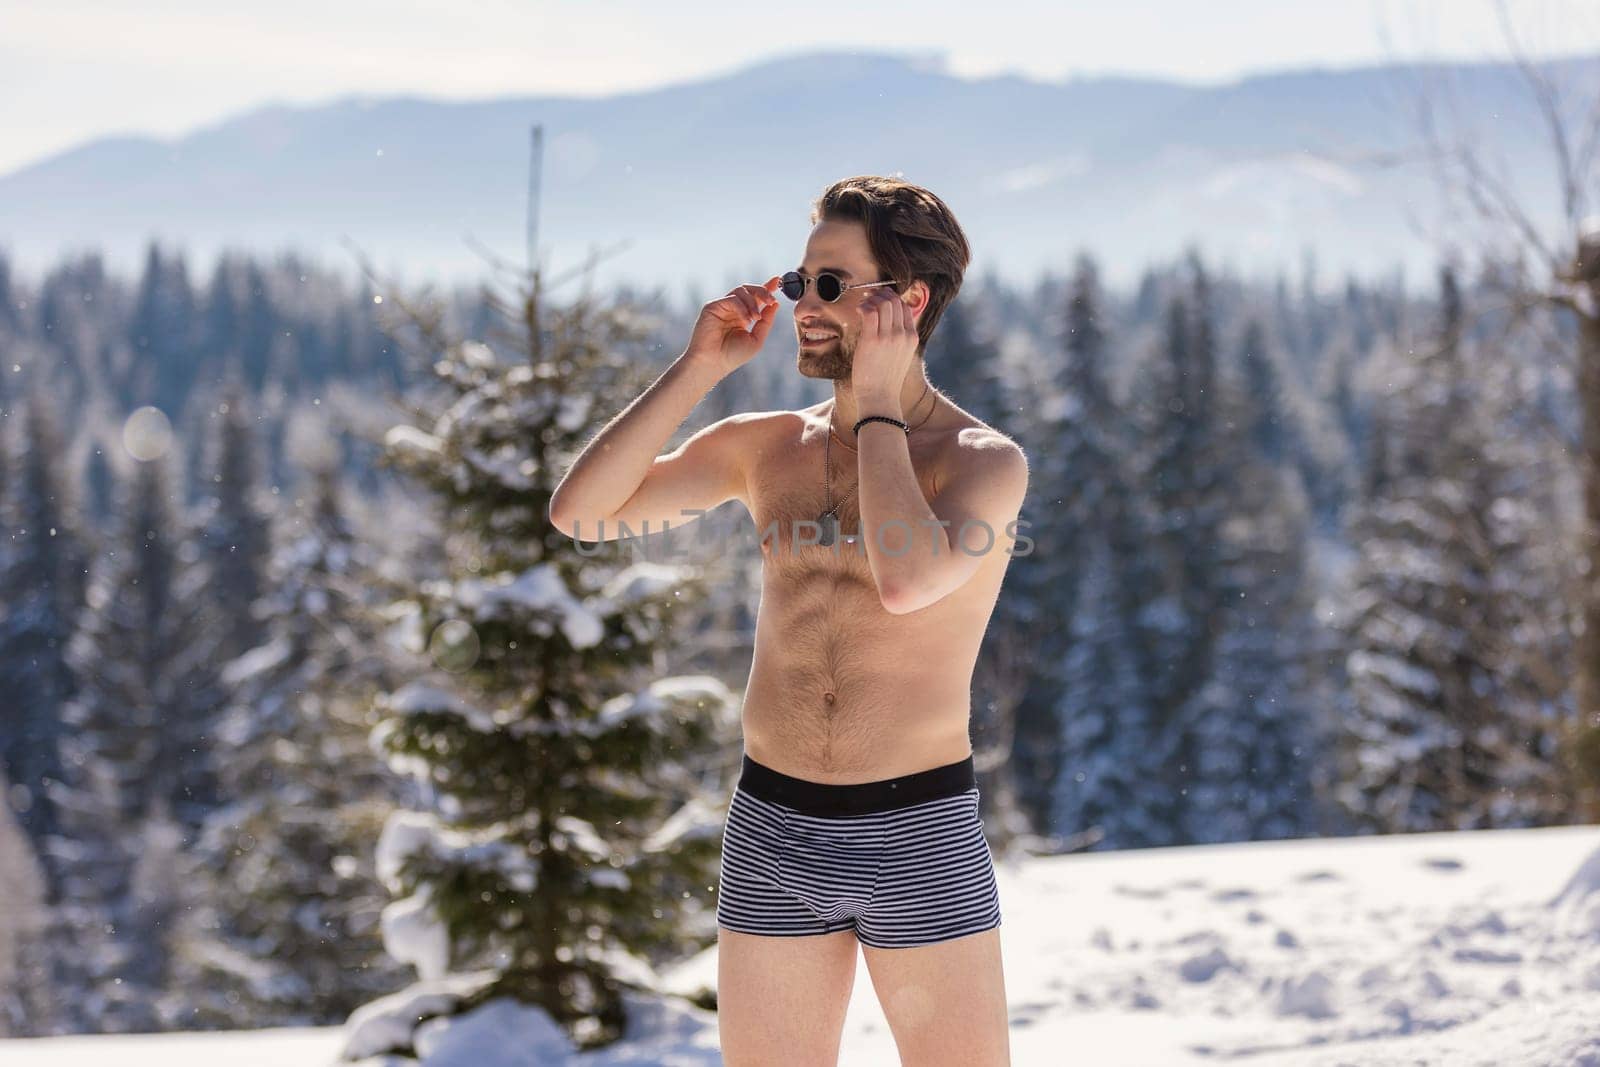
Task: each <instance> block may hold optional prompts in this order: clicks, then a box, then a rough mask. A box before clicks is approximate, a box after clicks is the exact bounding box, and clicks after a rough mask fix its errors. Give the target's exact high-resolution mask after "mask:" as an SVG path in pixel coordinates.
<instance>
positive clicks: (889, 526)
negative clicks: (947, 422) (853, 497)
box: [857, 422, 1028, 615]
mask: <svg viewBox="0 0 1600 1067" xmlns="http://www.w3.org/2000/svg"><path fill="white" fill-rule="evenodd" d="M873 426H876V427H878V429H876V430H873V429H871V427H873ZM961 436H963V437H965V440H961V439H960V438H959V437H958V441H957V444H956V448H957V456H956V459H955V461H954V463H953V468H954V469H953V470H952V472H951V475H950V478H949V480H948V481H947V482H946V483H945V484H944V485H943V486H941V487H940V488H939V491H938V492H937V493H936V494H934V498H933V500H932V502H931V505H930V503H929V502H928V501H926V500H925V499H924V498H923V496H922V490H921V488H920V487H919V486H918V485H917V479H916V472H915V469H914V468H913V467H912V465H911V456H910V451H909V449H908V446H907V443H906V439H905V432H904V431H903V430H900V429H899V428H897V427H895V426H891V425H889V424H887V423H881V422H879V423H870V422H869V423H867V424H866V425H865V426H863V427H861V432H860V433H859V434H858V435H857V439H858V442H859V450H860V451H859V455H860V461H861V467H862V470H861V533H862V536H863V537H864V538H865V539H866V546H867V558H868V560H869V561H870V563H871V566H872V576H873V580H874V581H875V582H876V583H877V587H878V597H879V599H880V600H882V602H883V606H884V609H885V610H886V611H888V612H889V613H890V614H893V615H904V614H907V613H909V612H913V611H920V610H921V609H923V608H925V607H927V606H928V605H930V604H933V603H935V602H937V601H939V600H942V599H943V598H944V597H946V596H948V595H949V594H950V593H951V592H953V591H954V590H956V589H958V588H960V586H961V585H962V584H963V583H965V582H966V581H967V579H969V578H971V577H972V576H973V574H975V573H976V572H977V570H978V567H979V565H980V564H981V563H983V561H984V559H986V558H987V557H988V554H989V553H990V552H1005V551H1008V549H1009V545H1008V543H1007V541H1008V535H1007V533H1006V530H1007V527H1008V526H1009V525H1010V523H1011V522H1012V520H1013V519H1015V518H1017V516H1018V515H1019V514H1020V513H1021V511H1022V501H1023V498H1024V497H1025V496H1026V495H1027V492H1028V460H1027V457H1026V456H1025V455H1024V454H1023V451H1022V449H1021V448H1020V447H1018V445H1017V444H1016V442H1014V441H1012V440H1011V439H1010V438H1008V437H1006V436H1005V435H1003V434H999V433H993V432H983V433H966V434H963V435H961Z"/></svg>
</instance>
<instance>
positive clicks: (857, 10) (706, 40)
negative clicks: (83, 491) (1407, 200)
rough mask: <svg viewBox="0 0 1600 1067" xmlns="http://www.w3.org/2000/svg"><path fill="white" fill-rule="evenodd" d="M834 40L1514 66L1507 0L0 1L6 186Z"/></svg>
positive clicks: (1050, 61) (1171, 67)
mask: <svg viewBox="0 0 1600 1067" xmlns="http://www.w3.org/2000/svg"><path fill="white" fill-rule="evenodd" d="M1506 6H1507V9H1508V10H1509V12H1510V13H1511V17H1512V21H1513V24H1514V26H1515V27H1516V31H1517V33H1518V35H1519V37H1520V38H1521V39H1522V40H1523V42H1524V44H1525V46H1526V47H1527V48H1528V49H1529V50H1530V51H1531V52H1533V53H1534V54H1544V55H1547V54H1552V53H1557V54H1570V53H1573V52H1593V51H1600V2H1597V0H1507V2H1506ZM823 47H826V48H838V49H859V50H863V51H893V52H916V53H921V54H928V53H943V54H945V55H946V56H947V61H948V64H949V67H950V69H951V70H952V71H953V72H954V73H957V74H961V75H974V76H975V75H982V74H989V73H994V72H998V71H1011V72H1017V73H1022V74H1026V75H1029V76H1032V77H1037V78H1041V79H1059V78H1063V77H1070V76H1075V75H1084V74H1101V73H1124V74H1146V75H1158V76H1165V77H1169V78H1173V79H1176V80H1181V81H1189V82H1204V83H1216V82H1221V81H1228V80H1231V79H1233V78H1236V77H1238V76H1240V75H1243V74H1250V73H1256V72H1260V71H1264V70H1280V69H1284V68H1295V67H1305V66H1313V65H1315V66H1324V67H1346V66H1361V65H1367V64H1372V63H1379V62H1384V61H1387V60H1390V59H1394V58H1410V57H1416V56H1429V57H1436V58H1484V57H1501V58H1503V57H1504V56H1505V55H1506V49H1505V43H1504V38H1503V36H1502V34H1501V30H1500V22H1499V19H1498V16H1497V15H1496V9H1495V4H1494V3H1493V2H1492V0H1214V2H1212V3H1205V4H1199V3H1195V2H1194V0H1115V2H1112V0H1009V2H1008V0H993V2H988V3H982V4H973V3H970V2H966V0H961V2H948V0H917V2H907V0H899V2H879V3H866V2H862V3H853V2H851V0H820V2H814V3H800V4H793V5H789V4H777V3H770V2H769V3H764V4H728V3H705V2H697V0H666V2H663V0H648V2H645V0H564V2H562V0H556V2H550V0H521V2H515V0H404V2H395V0H383V2H378V0H334V2H331V3H330V2H328V0H273V2H271V3H264V2H258V3H252V4H241V3H230V2H227V0H170V2H163V0H152V2H150V3H141V4H130V3H127V2H126V0H49V2H40V0H0V114H3V115H4V116H5V118H4V120H3V121H0V131H3V134H4V136H0V173H5V172H7V171H10V170H13V169H15V168H16V167H17V166H20V165H21V164H23V163H26V162H29V161H31V160H34V159H38V158H40V157H43V156H46V155H48V154H50V153H52V152H56V151H59V150H61V149H63V148H67V147H69V146H71V145H74V144H77V143H79V142H81V141H83V140H85V139H87V138H90V137H93V136H97V135H103V134H111V133H145V134H154V135H160V136H170V135H174V134H179V133H183V132H186V131H188V130H191V129H193V128H195V127H197V126H203V125H206V124H209V123H211V122H213V121H215V120H218V119H221V118H223V117H225V116H228V115H231V114H234V113H236V112H238V111H240V110H242V109H245V108H248V107H251V106H254V105H257V104H261V103H265V102H268V101H272V100H277V101H284V102H292V103H310V102H314V101H320V100H326V99H329V98H331V97H336V96H340V95H344V94H348V93H371V94H391V93H411V94H418V95H428V96H440V97H448V98H456V99H459V98H481V97H491V96H502V95H508V94H525V93H563V94H573V95H583V96H595V95H604V94H608V93H615V92H622V91H626V90H634V89H641V88H646V87H649V86H653V85H660V84H665V83H671V82H679V81H685V80H691V79H697V78H703V77H706V76H708V75H711V74H716V73H721V72H724V71H727V70H731V69H734V68H738V67H742V66H746V65H749V64H750V63H753V62H757V61H759V60H761V59H763V58H768V57H772V56H777V55H782V54H785V53H788V52H795V51H810V50H812V49H816V48H823Z"/></svg>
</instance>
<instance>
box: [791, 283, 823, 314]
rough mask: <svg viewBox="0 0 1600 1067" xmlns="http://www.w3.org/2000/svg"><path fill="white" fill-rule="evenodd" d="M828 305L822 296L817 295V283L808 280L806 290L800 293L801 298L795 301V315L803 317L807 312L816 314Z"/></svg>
mask: <svg viewBox="0 0 1600 1067" xmlns="http://www.w3.org/2000/svg"><path fill="white" fill-rule="evenodd" d="M827 306H828V305H827V304H826V303H824V302H823V300H822V297H820V296H818V295H817V283H816V282H806V291H805V292H803V293H801V294H800V299H799V300H797V301H795V305H794V317H795V318H797V319H803V318H805V317H806V315H807V314H813V315H814V314H816V313H818V312H820V311H821V310H822V309H823V308H825V307H827Z"/></svg>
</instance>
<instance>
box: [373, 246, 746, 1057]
mask: <svg viewBox="0 0 1600 1067" xmlns="http://www.w3.org/2000/svg"><path fill="white" fill-rule="evenodd" d="M402 306H403V305H402ZM507 317H508V319H509V321H510V328H509V329H508V331H507V334H508V336H509V337H510V338H511V341H510V342H509V343H507V344H504V345H491V344H488V343H484V342H482V341H477V340H467V341H460V340H456V339H452V338H446V337H443V336H441V335H440V334H441V332H442V331H441V330H440V329H438V328H437V327H436V326H431V325H428V322H429V320H428V319H427V318H426V317H425V316H422V315H414V316H413V317H412V319H413V322H416V323H417V324H418V325H419V329H421V330H422V333H423V335H424V342H423V343H424V345H426V346H429V347H431V348H433V350H434V351H435V352H436V357H437V358H436V359H435V362H434V363H433V371H434V373H435V375H436V377H437V379H438V382H439V384H440V386H441V390H442V392H443V393H444V396H443V398H442V400H440V401H439V402H438V406H439V407H442V410H438V408H436V407H435V406H434V405H433V404H432V403H429V404H425V405H419V409H418V417H419V418H421V419H422V420H423V422H422V424H421V425H402V426H397V427H395V428H394V429H393V430H392V431H391V433H390V435H389V439H388V446H389V449H388V453H387V455H388V457H389V460H390V462H393V463H394V464H396V465H398V466H400V467H401V468H402V469H404V470H405V471H407V472H408V473H410V474H411V475H412V476H413V477H414V478H416V479H417V480H418V481H419V482H421V483H422V484H424V485H426V486H427V487H429V488H430V489H432V490H433V491H434V492H435V493H436V494H437V497H438V499H439V501H440V504H441V506H442V508H443V513H444V514H443V522H444V528H445V529H446V531H447V533H446V537H447V559H448V570H449V573H447V574H445V575H442V576H437V577H433V578H430V579H427V580H424V581H421V582H420V583H419V585H418V587H417V589H416V590H415V591H414V595H413V596H412V597H411V598H410V603H411V606H412V607H413V608H414V611H415V618H414V623H415V635H416V637H415V642H414V644H413V649H414V651H415V652H416V653H417V663H416V671H417V676H416V678H415V680H414V681H412V682H410V683H409V684H406V685H404V686H402V687H401V688H400V689H399V690H397V691H395V692H393V693H389V694H387V695H385V696H384V697H383V698H382V699H381V700H380V707H381V708H382V709H383V710H384V712H385V713H386V718H384V720H383V721H382V722H381V723H380V724H379V726H378V727H377V729H376V730H375V731H374V733H373V744H374V745H375V747H376V749H377V750H378V751H380V752H382V753H384V754H385V755H386V756H387V757H388V758H389V759H390V760H391V762H392V765H393V766H394V767H395V768H396V769H397V770H401V771H403V772H406V773H409V774H413V775H415V776H416V778H417V780H418V781H419V782H420V783H423V784H424V785H426V787H427V789H428V793H429V796H430V798H431V800H432V803H431V805H430V807H431V810H422V811H412V812H402V813H398V814H397V815H396V816H395V817H394V818H392V819H391V820H390V822H389V823H388V825H387V826H386V827H385V829H384V832H383V835H382V837H381V839H380V841H379V844H378V856H377V860H378V866H379V873H380V875H381V876H382V877H383V878H384V879H385V880H386V881H387V883H388V884H389V886H390V888H391V889H392V891H393V893H394V896H395V897H396V900H395V901H394V903H392V904H391V905H390V906H389V908H388V909H386V911H385V913H384V936H385V942H386V944H387V945H388V946H389V948H390V950H391V952H392V953H393V954H394V955H395V956H396V957H397V958H400V959H403V960H406V961H408V962H410V963H413V964H415V966H416V967H417V970H418V974H419V976H420V978H421V979H422V983H419V988H421V987H427V988H430V989H436V988H437V984H438V983H439V982H443V981H446V980H448V979H449V976H450V975H451V974H452V972H454V973H456V974H458V975H459V974H462V973H463V972H464V971H465V969H468V968H471V969H472V970H471V971H470V972H468V973H467V977H472V978H474V982H473V984H472V989H473V992H472V994H471V995H470V996H461V997H442V996H441V997H433V999H432V1000H431V1001H430V1002H429V1004H430V1007H429V1008H428V1011H427V1014H436V1015H451V1014H452V1013H455V1014H460V1013H462V1012H465V1011H467V1010H468V1009H469V1008H470V1007H475V1006H477V1005H478V1004H480V1003H482V1002H484V1001H488V1000H492V999H495V998H504V1000H505V1001H506V1002H507V1003H509V1004H515V1005H520V1006H523V1007H526V1008H528V1009H530V1010H538V1011H542V1012H543V1013H545V1014H547V1015H548V1017H549V1018H550V1019H553V1020H554V1021H555V1023H556V1024H557V1025H558V1026H560V1027H561V1028H562V1030H563V1031H565V1032H566V1033H567V1034H568V1035H569V1036H570V1038H571V1039H573V1040H574V1041H575V1042H576V1043H579V1044H583V1045H591V1044H602V1043H606V1042H609V1041H612V1040H615V1039H617V1038H618V1037H620V1036H621V1035H622V1033H623V1032H624V1028H625V1025H626V1021H627V1017H626V1002H625V999H624V991H625V990H626V989H627V988H628V987H629V986H639V985H642V984H647V983H648V978H647V977H646V976H647V974H648V967H647V965H646V960H645V959H644V958H642V957H651V959H650V962H656V957H659V956H661V955H662V954H668V953H672V952H675V951H680V950H681V949H683V948H684V947H685V945H686V944H693V945H695V946H699V945H701V944H702V943H703V942H705V941H707V940H708V939H709V938H710V937H714V936H715V931H714V920H713V913H714V907H715V905H714V901H713V900H712V899H711V895H710V891H711V889H712V888H713V887H714V885H715V881H716V860H717V855H718V838H719V835H720V819H721V812H722V810H723V809H724V807H725V801H724V800H723V798H722V792H723V789H724V786H725V783H724V782H723V781H722V780H721V777H720V775H717V774H708V773H707V772H706V771H705V770H704V768H705V767H706V766H708V765H714V764H715V763H716V762H717V761H716V760H715V758H714V754H715V752H716V749H717V747H718V746H722V745H726V744H728V743H729V742H730V741H731V740H732V739H733V738H734V737H736V734H737V729H736V719H735V717H734V714H733V697H732V694H731V693H729V691H728V690H727V689H726V687H725V686H723V685H722V683H720V682H719V681H717V680H716V679H713V678H711V677H708V676H687V677H672V676H667V672H668V669H669V659H668V654H667V653H668V649H667V647H666V641H667V638H668V634H669V627H670V626H671V625H672V624H673V622H674V621H676V618H677V614H678V609H679V607H680V602H681V601H682V600H685V599H688V598H690V597H691V596H692V595H696V594H697V593H698V591H699V590H698V583H697V582H696V581H695V579H694V578H693V576H692V575H689V574H686V573H684V572H683V569H682V568H676V567H670V566H664V565H662V564H659V563H651V562H635V563H631V564H628V563H625V562H619V561H616V560H615V558H614V557H615V553H614V552H611V551H602V550H601V549H600V548H599V546H591V548H589V549H584V548H583V547H582V545H581V544H580V543H578V542H574V541H573V540H572V539H571V538H569V537H567V536H566V535H564V534H563V533H561V532H560V531H559V530H557V529H556V528H555V527H554V526H553V525H551V523H550V521H549V502H550V497H551V495H552V493H553V492H554V489H555V486H556V484H557V482H558V481H559V480H560V477H561V476H562V474H563V473H564V471H565V469H566V466H567V464H569V463H570V462H571V460H572V459H573V458H574V457H575V455H576V453H577V452H578V451H579V450H580V448H581V447H582V445H583V443H584V441H585V439H586V437H587V436H588V435H589V434H590V433H592V432H593V430H594V428H595V425H596V423H595V418H594V415H593V414H592V412H593V410H594V408H595V404H596V400H597V398H600V397H605V398H609V399H611V400H612V401H615V402H616V404H617V406H620V404H621V403H622V402H623V400H624V399H625V398H626V397H627V396H631V395H635V394H636V393H637V392H638V390H639V389H640V388H641V386H642V384H643V382H642V381H641V380H640V376H639V375H638V373H637V371H636V370H633V369H632V368H629V367H628V366H627V365H626V364H624V363H622V362H621V361H619V360H618V359H617V357H616V356H615V355H614V353H615V350H616V347H617V345H618V343H619V341H620V340H622V339H624V338H626V337H628V336H629V335H630V334H631V333H632V332H633V331H634V329H635V327H634V325H633V323H632V322H631V321H630V318H631V317H630V315H629V313H628V312H627V310H626V309H624V308H605V307H599V306H597V305H595V304H593V303H591V302H590V301H588V300H587V299H583V300H579V301H576V302H574V303H571V304H569V305H565V306H558V305H556V304H555V303H554V302H552V301H550V300H549V299H548V297H547V296H546V295H545V294H544V293H543V292H542V289H541V282H540V278H539V275H538V274H537V273H533V274H530V275H529V277H528V279H527V280H526V281H525V282H524V283H523V285H522V287H521V288H520V290H519V292H518V294H517V299H516V300H515V301H514V302H513V303H511V304H510V305H509V312H508V316H507ZM491 340H492V339H491ZM579 533H580V536H582V531H579ZM622 551H624V552H627V551H629V550H628V549H627V548H623V549H622ZM479 978H481V979H484V980H485V981H486V984H483V983H479V982H477V981H476V979H479ZM429 983H433V985H429ZM415 1005H416V998H415V996H414V995H413V993H412V992H407V991H403V992H402V993H401V994H396V995H394V997H392V998H388V999H387V1000H385V1001H380V1002H376V1003H374V1004H371V1005H368V1006H366V1007H365V1008H363V1009H361V1011H359V1012H357V1014H356V1016H355V1017H353V1018H352V1020H351V1030H352V1033H351V1040H350V1044H349V1046H348V1047H347V1048H346V1050H345V1055H346V1056H348V1057H350V1058H360V1057H361V1056H363V1055H370V1054H374V1053H377V1052H383V1051H388V1050H391V1049H393V1050H397V1051H399V1052H408V1051H412V1049H411V1045H410V1040H411V1039H410V1036H409V1035H410V1032H411V1028H412V1027H414V1026H415V1025H416V1024H417V1023H418V1022H420V1021H421V1019H420V1017H419V1014H420V1013H418V1012H417V1010H416V1007H415ZM375 1019H378V1020H383V1019H388V1020H389V1024H382V1023H375V1022H374V1020H375ZM396 1027H398V1029H399V1035H398V1036H396V1035H395V1033H394V1029H395V1028H396ZM374 1035H378V1036H377V1037H374Z"/></svg>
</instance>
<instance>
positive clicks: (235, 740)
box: [173, 465, 404, 1029]
mask: <svg viewBox="0 0 1600 1067" xmlns="http://www.w3.org/2000/svg"><path fill="white" fill-rule="evenodd" d="M313 476H314V480H315V484H314V486H313V487H312V490H311V493H310V495H309V498H305V497H302V498H300V499H297V500H296V502H295V505H296V506H295V511H294V512H293V514H292V517H291V524H290V528H289V534H290V536H289V537H288V538H287V539H286V540H285V542H284V544H283V545H282V546H281V548H280V549H279V550H278V551H277V552H276V553H275V555H274V557H273V559H272V561H271V571H270V578H271V581H270V583H269V591H268V593H267V595H266V597H265V598H264V600H263V607H264V609H265V621H266V624H267V631H266V633H265V635H264V636H265V640H264V641H263V642H262V643H261V644H260V645H258V646H257V647H255V648H253V649H251V650H249V651H248V652H246V653H245V654H243V655H242V656H239V657H238V658H236V659H235V660H233V661H231V662H230V663H229V664H228V665H227V666H226V668H225V669H224V671H223V675H222V681H223V682H224V684H225V685H226V686H227V687H228V689H229V692H230V700H229V702H228V705H227V706H226V708H225V710H224V714H223V717H222V721H221V724H220V729H219V738H218V739H219V741H220V742H221V744H222V745H223V746H224V748H225V750H226V751H227V753H228V759H227V761H226V762H225V763H223V764H222V765H221V767H220V783H219V785H220V789H221V793H222V795H223V796H224V797H225V798H226V799H227V803H226V804H225V805H224V806H223V807H221V808H219V809H217V810H216V811H215V812H213V813H212V814H211V816H210V817H209V818H208V819H207V821H206V825H205V831H204V833H203V834H202V835H201V837H200V840H199V842H198V845H197V847H196V848H195V849H194V850H193V852H192V853H191V854H189V855H188V856H186V857H185V870H186V872H187V876H186V877H185V879H184V884H185V885H186V886H190V887H193V891H192V892H191V893H190V894H189V897H190V901H189V905H190V906H189V910H187V911H186V913H185V914H184V915H183V916H182V917H181V920H182V921H181V923H180V928H179V929H180V935H179V944H178V950H177V957H178V959H177V964H176V980H175V981H174V983H173V985H174V988H175V990H181V991H182V993H183V995H184V996H185V998H186V1005H185V1011H186V1015H185V1025H186V1026H191V1027H220V1028H227V1029H243V1028H246V1027H253V1026H264V1025H280V1026H282V1025H292V1024H299V1025H308V1024H319V1023H320V1024H327V1023H333V1022H341V1021H343V1020H344V1019H345V1018H347V1017H348V1016H349V1014H350V1013H351V1012H352V1011H354V1010H355V1008H357V1007H358V1006H359V1005H360V1004H362V1003H363V1002H365V1001H367V1000H370V999H371V998H372V997H374V996H377V995H381V994H383V993H386V992H389V991H390V990H392V989H395V988H397V987H399V986H400V985H402V984H403V982H404V976H403V974H402V972H401V969H400V967H399V966H398V965H397V964H396V963H395V962H394V961H393V960H391V959H390V958H388V957H387V956H386V955H385V954H384V952H383V945H382V940H381V937H380V936H379V930H378V915H379V912H380V910H381V906H382V903H383V896H384V894H383V889H382V886H381V885H380V884H379V883H378V881H377V877H376V873H375V871H374V870H373V867H372V857H371V847H370V846H371V841H372V840H373V839H374V838H375V837H376V835H377V832H378V831H379V830H380V829H381V827H382V820H383V819H384V818H385V817H386V816H387V815H388V813H389V812H390V811H391V810H392V808H393V806H394V803H395V801H394V799H393V798H391V796H390V794H391V793H393V791H394V790H393V789H392V786H391V782H392V779H391V776H390V775H389V773H388V772H387V770H386V769H385V768H383V766H382V765H381V763H380V762H379V761H378V760H377V758H376V757H375V756H374V755H373V753H372V752H371V751H370V750H369V748H368V745H367V734H368V731H369V729H370V726H371V723H369V722H368V721H367V720H366V717H365V711H366V707H367V705H368V704H370V701H371V699H372V697H373V695H374V692H375V690H376V689H377V688H379V687H380V686H381V685H382V684H383V683H384V682H385V680H387V679H388V678H389V674H390V672H389V671H388V669H387V666H386V663H385V660H384V658H383V657H382V656H381V655H380V654H379V652H380V649H381V642H380V640H379V639H378V637H377V634H376V630H377V627H378V625H379V620H378V619H377V617H376V614H375V612H374V611H373V610H372V600H373V597H372V595H370V594H369V592H368V590H371V589H376V588H378V586H379V584H380V583H379V580H378V579H377V577H376V575H375V573H374V568H375V567H376V563H377V561H376V560H375V559H374V558H373V557H372V553H371V551H370V549H369V548H368V547H367V545H366V544H365V543H364V542H363V541H362V540H361V539H360V538H359V537H358V536H357V533H356V531H355V529H354V528H353V526H352V524H351V522H350V521H349V519H348V517H347V516H346V515H345V513H344V508H343V504H342V501H341V494H340V490H339V483H338V475H337V471H336V469H335V468H333V467H332V466H331V465H325V466H321V467H319V468H317V469H316V470H315V471H314V475H313Z"/></svg>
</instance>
